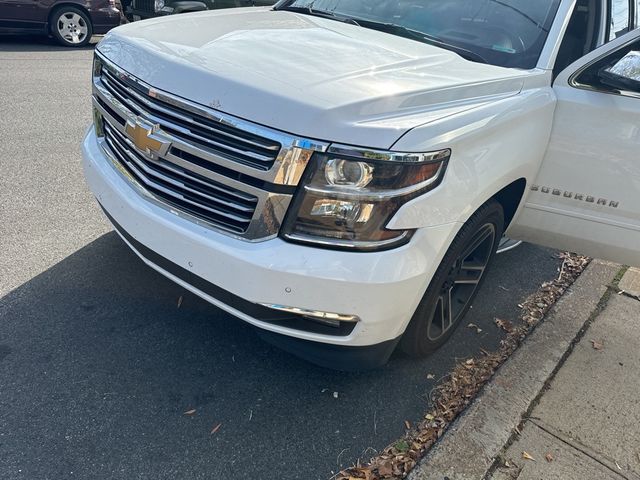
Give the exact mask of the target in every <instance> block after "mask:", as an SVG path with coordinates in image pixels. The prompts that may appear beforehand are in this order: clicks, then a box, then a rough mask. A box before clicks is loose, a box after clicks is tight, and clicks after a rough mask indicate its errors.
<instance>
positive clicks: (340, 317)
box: [258, 303, 360, 322]
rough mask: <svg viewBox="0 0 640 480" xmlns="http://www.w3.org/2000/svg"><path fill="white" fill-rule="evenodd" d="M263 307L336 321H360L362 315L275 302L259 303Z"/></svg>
mask: <svg viewBox="0 0 640 480" xmlns="http://www.w3.org/2000/svg"><path fill="white" fill-rule="evenodd" d="M258 305H261V306H263V307H267V308H270V309H272V310H278V311H281V312H287V313H293V314H295V315H302V316H304V317H310V318H316V319H319V320H330V321H335V322H359V321H360V317H358V316H357V315H344V314H341V313H330V312H321V311H318V310H307V309H305V308H298V307H287V306H285V305H277V304H273V303H259V304H258Z"/></svg>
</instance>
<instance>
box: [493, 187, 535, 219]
mask: <svg viewBox="0 0 640 480" xmlns="http://www.w3.org/2000/svg"><path fill="white" fill-rule="evenodd" d="M526 187H527V180H526V179H525V178H519V179H517V180H515V181H513V182H511V183H510V184H509V185H507V186H506V187H504V188H502V189H501V190H500V191H499V192H497V193H496V194H495V195H493V197H491V198H493V199H495V200H496V201H497V202H498V203H499V204H500V205H501V206H502V210H503V211H504V230H505V231H506V230H507V229H508V228H509V226H510V225H511V222H512V221H513V219H514V218H515V216H516V213H517V211H518V208H519V207H520V204H521V203H522V199H523V198H524V192H525V189H526Z"/></svg>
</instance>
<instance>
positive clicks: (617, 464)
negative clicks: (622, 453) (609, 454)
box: [616, 462, 622, 470]
mask: <svg viewBox="0 0 640 480" xmlns="http://www.w3.org/2000/svg"><path fill="white" fill-rule="evenodd" d="M616 467H618V470H622V467H621V466H620V464H619V463H618V462H616Z"/></svg>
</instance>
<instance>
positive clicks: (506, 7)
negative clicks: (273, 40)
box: [277, 0, 560, 68]
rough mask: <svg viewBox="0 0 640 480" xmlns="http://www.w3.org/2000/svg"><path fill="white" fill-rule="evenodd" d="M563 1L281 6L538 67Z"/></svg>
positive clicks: (352, 1)
mask: <svg viewBox="0 0 640 480" xmlns="http://www.w3.org/2000/svg"><path fill="white" fill-rule="evenodd" d="M559 2H560V0H288V1H285V2H282V3H280V4H279V5H278V7H277V8H278V9H279V10H287V9H291V10H295V11H298V12H300V13H303V14H309V15H317V16H323V17H327V18H332V19H334V20H338V21H346V22H349V23H354V24H358V25H360V26H361V27H363V28H373V29H377V30H381V31H384V32H387V33H389V34H394V35H401V36H405V37H408V38H411V39H413V40H417V41H422V42H425V43H430V44H433V45H437V46H440V47H443V48H447V49H449V50H452V51H454V52H456V53H459V54H460V55H462V56H463V57H465V58H467V59H469V60H472V61H479V62H486V63H490V64H493V65H500V66H503V67H515V68H533V67H535V66H536V63H537V61H538V57H539V56H540V52H541V51H542V47H543V46H544V42H545V41H546V39H547V34H548V32H549V28H550V26H551V23H552V22H553V19H554V17H555V14H556V11H557V9H558V4H559Z"/></svg>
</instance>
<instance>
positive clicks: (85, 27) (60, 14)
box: [51, 6, 93, 47]
mask: <svg viewBox="0 0 640 480" xmlns="http://www.w3.org/2000/svg"><path fill="white" fill-rule="evenodd" d="M51 34H52V35H53V36H54V38H55V39H56V40H57V41H58V43H60V44H61V45H64V46H65V47H84V46H85V45H86V44H88V43H89V41H90V40H91V36H92V35H93V26H92V25H91V20H90V19H89V16H88V15H87V14H86V13H84V12H83V11H82V10H80V9H78V8H74V7H67V6H65V7H61V8H59V9H57V10H55V11H54V12H53V14H52V15H51Z"/></svg>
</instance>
